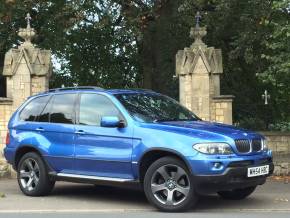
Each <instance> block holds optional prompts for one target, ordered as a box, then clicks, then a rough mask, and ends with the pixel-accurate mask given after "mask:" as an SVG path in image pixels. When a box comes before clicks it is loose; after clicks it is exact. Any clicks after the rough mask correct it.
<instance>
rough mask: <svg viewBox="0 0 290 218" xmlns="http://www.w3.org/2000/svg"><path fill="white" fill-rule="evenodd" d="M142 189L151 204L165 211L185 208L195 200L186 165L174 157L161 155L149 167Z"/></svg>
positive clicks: (177, 210)
mask: <svg viewBox="0 0 290 218" xmlns="http://www.w3.org/2000/svg"><path fill="white" fill-rule="evenodd" d="M144 191H145V194H146V197H147V199H148V200H149V202H150V203H151V204H153V205H154V206H156V207H157V208H158V209H160V210H162V211H166V212H179V211H184V210H187V209H189V208H190V206H193V205H194V204H195V203H196V201H197V195H196V194H195V191H194V186H193V181H192V178H191V176H190V173H189V171H188V169H187V167H186V166H185V165H184V163H183V162H182V161H180V160H179V159H177V158H174V157H163V158H161V159H159V160H157V161H155V162H154V163H153V164H152V165H151V166H150V167H149V169H148V170H147V172H146V174H145V178H144Z"/></svg>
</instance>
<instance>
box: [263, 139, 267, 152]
mask: <svg viewBox="0 0 290 218" xmlns="http://www.w3.org/2000/svg"><path fill="white" fill-rule="evenodd" d="M262 149H263V151H267V150H268V145H267V140H266V139H263V140H262Z"/></svg>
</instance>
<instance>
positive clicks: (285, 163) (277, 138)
mask: <svg viewBox="0 0 290 218" xmlns="http://www.w3.org/2000/svg"><path fill="white" fill-rule="evenodd" d="M262 134H263V135H264V136H265V137H266V138H267V142H268V147H269V148H270V149H271V150H272V151H273V160H274V164H275V171H274V174H275V175H277V176H283V175H290V133H283V132H262Z"/></svg>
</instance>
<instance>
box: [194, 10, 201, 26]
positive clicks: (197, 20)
mask: <svg viewBox="0 0 290 218" xmlns="http://www.w3.org/2000/svg"><path fill="white" fill-rule="evenodd" d="M201 18H202V16H201V14H200V12H199V11H198V12H196V15H195V28H199V27H200V21H201Z"/></svg>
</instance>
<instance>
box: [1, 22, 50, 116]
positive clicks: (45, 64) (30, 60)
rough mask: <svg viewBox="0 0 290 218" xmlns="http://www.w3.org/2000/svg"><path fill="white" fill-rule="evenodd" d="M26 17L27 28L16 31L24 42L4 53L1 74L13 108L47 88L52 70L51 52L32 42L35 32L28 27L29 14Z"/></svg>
mask: <svg viewBox="0 0 290 218" xmlns="http://www.w3.org/2000/svg"><path fill="white" fill-rule="evenodd" d="M26 19H27V20H28V24H27V28H20V30H19V32H18V35H19V36H20V37H21V38H23V39H24V42H23V43H22V44H21V45H20V46H19V47H18V48H16V49H10V50H9V51H8V52H7V53H6V55H5V62H4V69H3V76H6V78H7V80H6V81H7V97H8V98H11V99H12V100H13V107H12V108H13V110H16V109H17V108H18V107H19V106H20V105H21V104H22V103H23V102H24V101H25V100H26V99H27V97H29V96H31V95H34V94H37V93H39V92H43V91H45V90H47V89H48V81H49V77H50V75H51V72H52V67H51V66H52V64H51V52H50V51H49V50H41V49H39V48H37V47H35V45H33V44H32V42H31V41H32V39H33V38H34V37H35V35H36V32H35V30H34V29H33V28H31V27H30V19H31V18H30V16H28V17H27V18H26Z"/></svg>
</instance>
